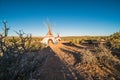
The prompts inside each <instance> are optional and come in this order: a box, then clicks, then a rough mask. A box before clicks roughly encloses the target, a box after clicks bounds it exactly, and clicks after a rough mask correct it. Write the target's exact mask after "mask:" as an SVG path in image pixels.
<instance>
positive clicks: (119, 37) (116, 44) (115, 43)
mask: <svg viewBox="0 0 120 80" xmlns="http://www.w3.org/2000/svg"><path fill="white" fill-rule="evenodd" d="M107 40H108V41H109V42H110V43H111V44H112V47H113V48H118V49H120V31H119V32H115V33H114V34H112V35H110V36H109V37H108V38H107Z"/></svg>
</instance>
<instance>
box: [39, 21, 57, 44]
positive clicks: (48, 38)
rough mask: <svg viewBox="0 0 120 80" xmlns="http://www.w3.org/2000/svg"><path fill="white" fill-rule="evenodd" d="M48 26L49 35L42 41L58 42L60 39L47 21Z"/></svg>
mask: <svg viewBox="0 0 120 80" xmlns="http://www.w3.org/2000/svg"><path fill="white" fill-rule="evenodd" d="M47 26H48V33H47V35H46V36H45V37H44V38H43V40H42V41H41V43H43V44H46V45H48V44H49V42H52V43H53V44H56V43H58V40H57V38H56V37H54V36H53V34H52V31H51V28H50V24H49V23H48V22H47Z"/></svg>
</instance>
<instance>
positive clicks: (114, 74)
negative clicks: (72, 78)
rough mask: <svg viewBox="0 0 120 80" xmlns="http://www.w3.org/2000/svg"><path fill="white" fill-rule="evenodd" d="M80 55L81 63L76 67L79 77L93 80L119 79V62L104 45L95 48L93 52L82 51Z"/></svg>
mask: <svg viewBox="0 0 120 80" xmlns="http://www.w3.org/2000/svg"><path fill="white" fill-rule="evenodd" d="M81 54H82V55H81V62H80V63H79V64H77V65H76V70H77V71H78V73H79V72H80V75H83V76H84V77H85V78H88V79H95V80H104V79H112V78H114V79H118V80H119V79H120V69H119V67H120V60H119V59H118V58H117V57H116V56H113V55H112V53H111V50H110V49H108V48H106V47H105V46H104V45H99V46H98V47H96V48H95V51H94V52H92V51H89V50H87V49H83V50H81ZM86 76H87V77H86Z"/></svg>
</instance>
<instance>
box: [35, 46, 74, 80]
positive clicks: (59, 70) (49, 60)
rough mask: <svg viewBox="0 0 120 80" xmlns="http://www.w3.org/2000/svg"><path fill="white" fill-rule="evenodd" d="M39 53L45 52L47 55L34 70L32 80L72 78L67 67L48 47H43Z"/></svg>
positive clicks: (67, 79)
mask: <svg viewBox="0 0 120 80" xmlns="http://www.w3.org/2000/svg"><path fill="white" fill-rule="evenodd" d="M51 46H53V45H51ZM40 54H46V55H47V57H46V58H45V60H44V63H43V64H42V65H40V67H39V68H37V69H36V71H35V72H34V75H33V78H34V80H74V77H73V75H72V73H71V72H70V71H69V69H68V67H67V66H66V65H65V64H64V63H63V61H62V60H61V59H60V58H59V56H57V55H56V53H54V52H53V50H52V49H51V48H50V47H47V48H46V49H44V50H43V51H42V52H41V53H40Z"/></svg>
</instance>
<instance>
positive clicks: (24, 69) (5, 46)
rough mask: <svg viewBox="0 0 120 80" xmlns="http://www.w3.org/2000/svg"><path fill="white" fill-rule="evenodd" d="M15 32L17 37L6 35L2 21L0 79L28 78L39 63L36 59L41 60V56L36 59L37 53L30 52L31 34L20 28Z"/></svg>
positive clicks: (22, 79) (24, 79)
mask: <svg viewBox="0 0 120 80" xmlns="http://www.w3.org/2000/svg"><path fill="white" fill-rule="evenodd" d="M16 33H17V34H18V37H7V35H8V28H7V27H6V23H5V22H4V31H3V33H2V34H0V54H1V56H0V80H29V79H31V78H32V72H33V71H34V70H35V68H36V67H37V66H38V65H39V64H40V63H38V61H39V60H40V61H39V62H41V61H42V58H39V60H36V58H35V56H37V55H39V54H38V53H32V52H30V51H31V48H33V47H34V46H32V45H31V41H32V37H31V34H26V33H24V32H23V31H21V30H20V31H19V32H16ZM39 47H40V46H39ZM34 50H36V49H34Z"/></svg>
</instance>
